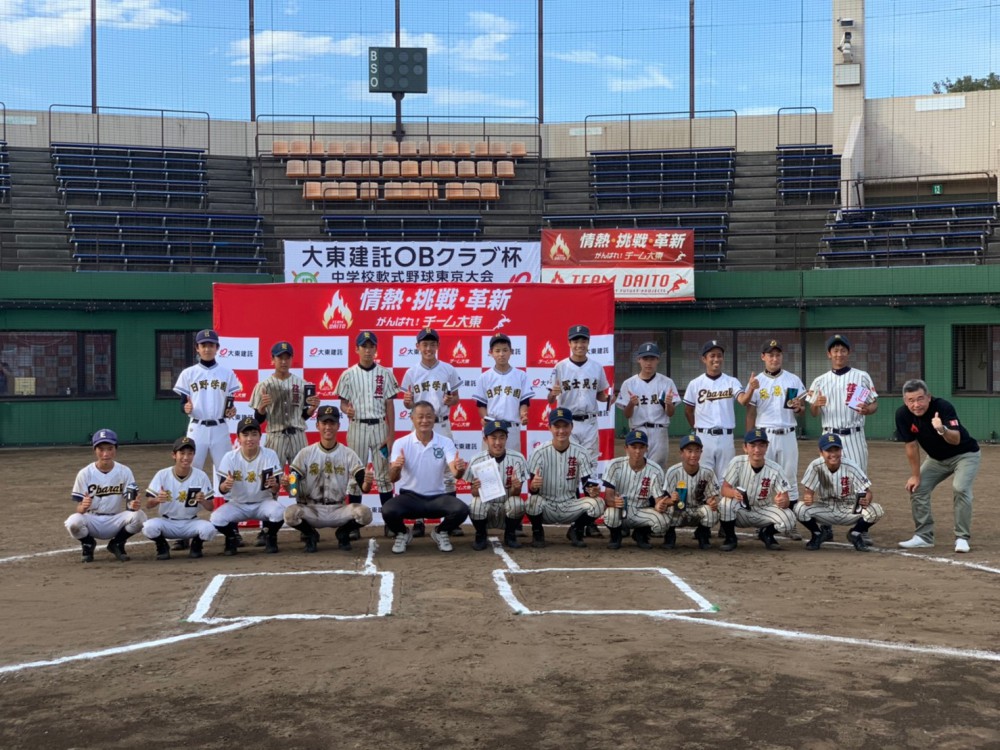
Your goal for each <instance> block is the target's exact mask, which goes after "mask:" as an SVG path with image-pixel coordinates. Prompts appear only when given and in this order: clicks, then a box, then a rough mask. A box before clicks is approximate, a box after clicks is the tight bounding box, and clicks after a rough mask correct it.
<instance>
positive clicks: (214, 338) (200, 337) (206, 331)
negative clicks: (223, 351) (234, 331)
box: [194, 328, 219, 344]
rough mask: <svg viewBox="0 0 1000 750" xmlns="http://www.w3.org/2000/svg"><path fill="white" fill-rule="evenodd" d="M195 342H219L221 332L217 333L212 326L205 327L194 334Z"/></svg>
mask: <svg viewBox="0 0 1000 750" xmlns="http://www.w3.org/2000/svg"><path fill="white" fill-rule="evenodd" d="M194 343H196V344H205V343H208V344H218V343H219V334H218V333H216V332H215V331H214V330H212V329H211V328H203V329H202V330H200V331H198V333H196V334H195V335H194Z"/></svg>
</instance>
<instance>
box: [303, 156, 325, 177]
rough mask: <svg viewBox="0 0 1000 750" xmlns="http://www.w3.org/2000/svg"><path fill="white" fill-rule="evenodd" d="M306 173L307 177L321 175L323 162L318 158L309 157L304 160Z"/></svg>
mask: <svg viewBox="0 0 1000 750" xmlns="http://www.w3.org/2000/svg"><path fill="white" fill-rule="evenodd" d="M306 174H307V175H308V176H309V177H322V176H323V162H321V161H320V160H319V159H310V160H309V161H307V162H306Z"/></svg>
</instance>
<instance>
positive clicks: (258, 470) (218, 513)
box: [210, 417, 285, 555]
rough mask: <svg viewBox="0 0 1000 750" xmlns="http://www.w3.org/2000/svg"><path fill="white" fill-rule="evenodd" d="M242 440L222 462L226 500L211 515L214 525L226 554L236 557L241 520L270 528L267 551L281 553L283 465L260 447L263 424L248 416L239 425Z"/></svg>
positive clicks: (220, 474)
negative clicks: (279, 548)
mask: <svg viewBox="0 0 1000 750" xmlns="http://www.w3.org/2000/svg"><path fill="white" fill-rule="evenodd" d="M236 434H237V436H238V438H239V441H240V447H239V449H238V450H231V451H229V453H227V454H226V455H225V456H224V457H223V459H222V461H221V462H220V463H219V468H218V470H217V474H218V479H219V491H220V492H221V493H222V495H223V497H225V498H226V503H225V505H220V506H219V507H218V508H216V509H215V511H214V512H213V513H212V517H211V519H210V520H211V521H212V524H213V525H214V526H215V528H217V529H218V530H219V531H221V532H222V533H223V534H224V535H225V537H226V547H225V550H224V551H223V554H226V555H235V554H236V551H237V546H238V545H237V542H236V529H237V524H238V523H239V522H240V521H248V520H250V519H251V518H256V519H257V520H258V521H261V522H263V524H264V526H265V527H266V529H267V537H266V539H265V545H264V549H265V551H266V552H277V551H278V529H280V528H281V526H282V524H283V523H284V514H285V509H284V507H282V505H281V503H279V502H278V501H277V500H275V498H276V497H277V496H278V489H279V487H280V485H279V484H278V477H279V476H280V475H281V472H282V466H281V462H280V461H278V456H277V454H276V453H275V452H274V451H272V450H271V449H270V448H261V446H260V424H259V423H258V422H257V420H256V419H253V418H252V417H247V418H246V419H242V420H240V423H239V424H238V425H236Z"/></svg>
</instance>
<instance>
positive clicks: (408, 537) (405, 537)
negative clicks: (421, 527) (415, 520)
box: [392, 529, 413, 555]
mask: <svg viewBox="0 0 1000 750" xmlns="http://www.w3.org/2000/svg"><path fill="white" fill-rule="evenodd" d="M412 541H413V532H412V531H410V530H409V529H407V530H406V533H405V534H396V538H395V539H394V540H393V541H392V551H393V553H394V554H397V555H401V554H403V553H404V552H406V547H407V545H409V543H410V542H412Z"/></svg>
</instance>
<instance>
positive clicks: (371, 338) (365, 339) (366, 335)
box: [354, 331, 378, 346]
mask: <svg viewBox="0 0 1000 750" xmlns="http://www.w3.org/2000/svg"><path fill="white" fill-rule="evenodd" d="M362 344H375V346H378V337H377V336H376V335H375V334H374V333H372V332H371V331H362V332H361V333H359V334H358V337H357V338H356V339H354V345H355V346H361V345H362Z"/></svg>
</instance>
